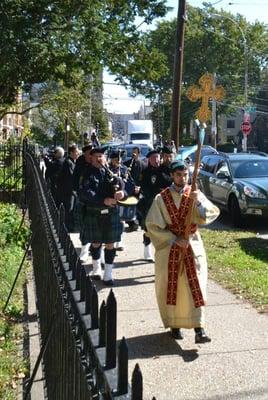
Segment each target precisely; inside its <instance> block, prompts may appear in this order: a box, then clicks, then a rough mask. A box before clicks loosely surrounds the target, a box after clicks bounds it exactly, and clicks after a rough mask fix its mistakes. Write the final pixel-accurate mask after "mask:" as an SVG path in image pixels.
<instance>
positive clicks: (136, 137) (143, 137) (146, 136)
mask: <svg viewBox="0 0 268 400" xmlns="http://www.w3.org/2000/svg"><path fill="white" fill-rule="evenodd" d="M150 137H151V135H150V133H131V134H130V140H149V139H150Z"/></svg>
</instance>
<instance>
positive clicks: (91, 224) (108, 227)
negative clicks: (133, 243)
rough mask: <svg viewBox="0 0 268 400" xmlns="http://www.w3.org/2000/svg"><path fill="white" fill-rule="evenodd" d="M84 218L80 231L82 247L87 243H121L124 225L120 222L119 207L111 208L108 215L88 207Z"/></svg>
mask: <svg viewBox="0 0 268 400" xmlns="http://www.w3.org/2000/svg"><path fill="white" fill-rule="evenodd" d="M82 217H83V221H82V226H81V231H80V240H81V243H82V245H85V244H86V243H115V242H120V240H121V235H122V233H123V224H122V222H121V221H120V216H119V209H118V207H115V208H109V213H108V214H101V213H100V210H99V209H91V208H88V207H86V210H84V212H83V213H82Z"/></svg>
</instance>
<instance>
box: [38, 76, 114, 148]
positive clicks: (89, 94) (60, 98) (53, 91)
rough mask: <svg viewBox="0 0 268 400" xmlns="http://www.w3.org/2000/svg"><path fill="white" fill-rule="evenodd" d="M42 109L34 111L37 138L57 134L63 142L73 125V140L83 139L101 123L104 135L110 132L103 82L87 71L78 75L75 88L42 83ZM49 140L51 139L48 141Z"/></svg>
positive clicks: (60, 83)
mask: <svg viewBox="0 0 268 400" xmlns="http://www.w3.org/2000/svg"><path fill="white" fill-rule="evenodd" d="M37 93H38V94H37V97H38V98H39V99H40V106H39V107H38V109H36V110H34V111H32V113H31V120H32V122H33V124H34V125H33V126H32V127H31V130H32V132H33V133H34V136H35V139H36V140H37V141H38V142H40V140H41V141H42V142H43V141H44V140H45V137H47V139H48V137H50V138H52V137H54V136H56V140H57V142H58V143H61V144H63V142H64V134H65V131H66V126H67V125H69V127H70V134H69V136H70V141H74V142H77V143H79V142H82V137H83V134H84V133H85V132H86V131H89V130H90V129H92V127H95V126H96V124H97V123H98V126H99V130H100V136H101V138H105V137H106V136H107V135H108V121H107V117H106V116H105V113H104V111H103V108H102V103H101V84H100V82H99V81H98V80H95V81H92V80H91V79H89V78H87V77H85V76H84V75H83V74H77V77H76V80H75V82H74V83H73V86H72V87H67V86H66V85H65V84H64V82H63V81H60V82H48V83H45V84H42V85H41V86H40V87H39V90H38V91H37ZM47 141H49V140H47Z"/></svg>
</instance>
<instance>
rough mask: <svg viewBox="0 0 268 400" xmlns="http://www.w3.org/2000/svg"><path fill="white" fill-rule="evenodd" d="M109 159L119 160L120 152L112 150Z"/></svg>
mask: <svg viewBox="0 0 268 400" xmlns="http://www.w3.org/2000/svg"><path fill="white" fill-rule="evenodd" d="M109 157H110V158H120V157H121V151H119V150H114V151H112V152H111V154H110V155H109Z"/></svg>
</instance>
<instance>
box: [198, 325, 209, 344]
mask: <svg viewBox="0 0 268 400" xmlns="http://www.w3.org/2000/svg"><path fill="white" fill-rule="evenodd" d="M194 330H195V343H210V342H211V339H210V337H209V336H207V335H206V332H205V330H204V328H194Z"/></svg>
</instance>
